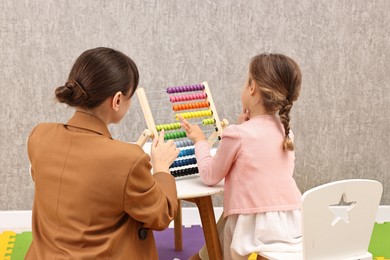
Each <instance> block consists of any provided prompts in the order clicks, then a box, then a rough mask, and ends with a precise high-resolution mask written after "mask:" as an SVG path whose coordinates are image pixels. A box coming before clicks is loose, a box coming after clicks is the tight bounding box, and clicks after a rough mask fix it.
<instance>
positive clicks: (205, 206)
mask: <svg viewBox="0 0 390 260" xmlns="http://www.w3.org/2000/svg"><path fill="white" fill-rule="evenodd" d="M150 147H151V143H146V144H145V145H144V146H143V149H144V151H145V152H146V153H150ZM215 152H216V149H212V150H211V154H212V155H214V154H215ZM176 189H177V197H178V203H179V209H178V213H177V216H176V217H175V220H174V231H175V250H176V251H181V250H182V244H183V243H182V213H181V200H185V201H189V202H192V203H195V204H196V206H197V207H198V210H199V215H200V219H201V222H202V228H203V234H204V237H205V242H206V247H207V251H208V254H209V258H210V259H211V260H214V259H215V260H220V259H222V251H221V245H220V243H219V237H218V231H217V222H216V220H215V215H214V207H213V202H212V199H211V196H212V195H214V194H219V193H222V192H223V190H224V182H223V181H222V182H220V183H219V184H218V185H215V186H207V185H205V184H203V183H202V181H201V179H200V177H199V175H193V176H191V175H190V176H185V177H178V178H176Z"/></svg>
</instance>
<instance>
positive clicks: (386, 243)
mask: <svg viewBox="0 0 390 260" xmlns="http://www.w3.org/2000/svg"><path fill="white" fill-rule="evenodd" d="M368 252H370V253H371V254H372V255H373V256H374V257H384V258H390V222H385V223H383V224H379V223H375V225H374V230H373V231H372V235H371V240H370V246H369V247H368Z"/></svg>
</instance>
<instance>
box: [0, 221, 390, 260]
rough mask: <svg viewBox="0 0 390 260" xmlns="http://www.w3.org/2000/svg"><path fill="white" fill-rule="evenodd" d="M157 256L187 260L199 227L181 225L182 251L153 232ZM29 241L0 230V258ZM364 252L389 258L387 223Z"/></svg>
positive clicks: (168, 236)
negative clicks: (176, 249)
mask: <svg viewBox="0 0 390 260" xmlns="http://www.w3.org/2000/svg"><path fill="white" fill-rule="evenodd" d="M155 239H156V245H157V248H158V251H159V258H160V259H162V260H171V259H174V258H176V259H181V260H184V259H187V258H188V257H189V256H190V255H192V254H193V253H194V252H197V250H199V248H200V247H201V246H202V245H203V243H204V238H203V232H202V228H201V227H200V226H192V227H190V228H183V242H184V244H183V251H182V252H176V251H175V250H174V246H173V229H172V228H169V229H166V230H164V231H159V232H155ZM31 240H32V233H31V232H23V233H18V234H17V233H15V232H13V231H4V232H2V233H0V260H11V259H12V260H22V259H24V256H25V254H26V253H27V250H28V247H29V246H30V243H31ZM368 251H369V252H370V253H371V254H372V255H373V259H375V260H390V222H386V223H383V224H379V223H375V226H374V229H373V232H372V236H371V241H370V245H369V248H368Z"/></svg>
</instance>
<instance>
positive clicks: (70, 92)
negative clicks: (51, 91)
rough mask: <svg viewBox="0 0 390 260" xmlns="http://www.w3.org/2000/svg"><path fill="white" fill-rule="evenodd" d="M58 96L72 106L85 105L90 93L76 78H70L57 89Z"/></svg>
mask: <svg viewBox="0 0 390 260" xmlns="http://www.w3.org/2000/svg"><path fill="white" fill-rule="evenodd" d="M55 95H56V98H57V100H58V101H59V102H61V103H65V104H68V105H69V106H72V107H83V106H84V104H85V102H86V101H87V99H88V94H87V92H86V91H85V90H84V88H83V87H82V86H81V85H80V83H78V82H77V81H75V80H69V81H67V82H66V83H65V86H60V87H58V88H57V89H56V90H55Z"/></svg>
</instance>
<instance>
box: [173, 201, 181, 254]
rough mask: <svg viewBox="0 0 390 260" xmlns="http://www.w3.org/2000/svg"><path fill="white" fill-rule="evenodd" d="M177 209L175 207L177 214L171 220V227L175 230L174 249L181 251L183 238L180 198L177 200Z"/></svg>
mask: <svg viewBox="0 0 390 260" xmlns="http://www.w3.org/2000/svg"><path fill="white" fill-rule="evenodd" d="M177 202H178V205H179V207H178V209H177V215H176V217H175V219H174V220H173V221H174V222H173V227H174V231H175V234H174V236H175V250H176V251H182V250H183V240H182V227H183V225H182V215H181V200H178V201H177Z"/></svg>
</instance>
